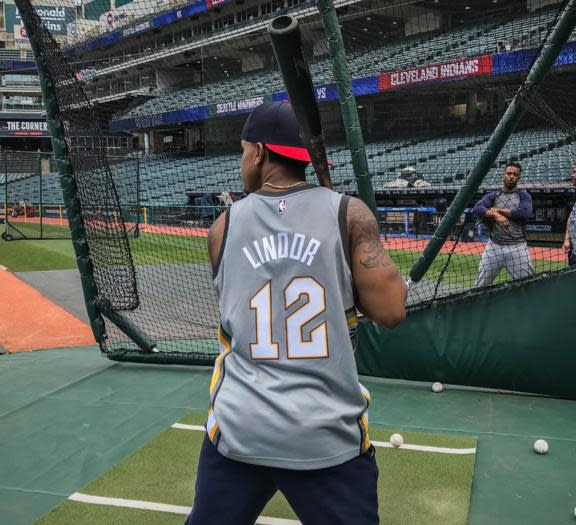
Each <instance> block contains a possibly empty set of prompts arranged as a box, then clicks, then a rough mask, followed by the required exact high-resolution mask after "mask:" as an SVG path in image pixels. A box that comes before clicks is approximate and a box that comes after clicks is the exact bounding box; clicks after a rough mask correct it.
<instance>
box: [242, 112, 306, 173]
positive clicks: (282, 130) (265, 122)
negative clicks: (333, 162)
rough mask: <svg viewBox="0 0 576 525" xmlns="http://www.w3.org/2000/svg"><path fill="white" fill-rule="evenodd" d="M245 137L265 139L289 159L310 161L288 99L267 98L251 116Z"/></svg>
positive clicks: (244, 132) (246, 124)
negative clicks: (272, 100) (279, 100)
mask: <svg viewBox="0 0 576 525" xmlns="http://www.w3.org/2000/svg"><path fill="white" fill-rule="evenodd" d="M241 138H242V140H246V141H248V142H262V143H263V144H264V145H265V146H266V147H267V148H268V149H269V150H270V151H273V152H274V153H277V154H278V155H282V156H283V157H288V158H289V159H294V160H300V161H302V162H310V154H309V153H308V150H307V149H306V148H305V146H304V142H303V141H302V135H301V132H300V125H299V124H298V121H297V120H296V115H295V114H294V110H293V109H292V106H291V105H290V103H289V102H288V101H282V102H264V104H260V105H259V106H256V107H255V108H254V109H253V110H252V113H250V115H249V116H248V119H247V120H246V123H245V124H244V129H243V130H242V137H241Z"/></svg>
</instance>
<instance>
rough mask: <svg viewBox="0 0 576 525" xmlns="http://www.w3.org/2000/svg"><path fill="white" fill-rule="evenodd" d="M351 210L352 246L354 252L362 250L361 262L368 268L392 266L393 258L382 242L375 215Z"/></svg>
mask: <svg viewBox="0 0 576 525" xmlns="http://www.w3.org/2000/svg"><path fill="white" fill-rule="evenodd" d="M351 211H352V214H351V216H350V222H349V225H350V234H351V235H350V237H351V242H352V245H351V248H352V251H353V252H355V251H356V250H360V254H361V257H360V264H361V265H362V266H363V267H364V268H367V269H370V268H376V267H378V266H384V267H385V266H390V265H391V264H392V259H390V256H389V255H388V254H387V253H386V252H385V251H384V248H383V246H382V244H381V243H380V232H379V231H378V224H377V223H376V220H375V219H374V217H373V216H372V215H371V214H370V216H367V215H366V214H365V213H358V210H351Z"/></svg>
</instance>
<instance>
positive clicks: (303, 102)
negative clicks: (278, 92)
mask: <svg viewBox="0 0 576 525" xmlns="http://www.w3.org/2000/svg"><path fill="white" fill-rule="evenodd" d="M268 33H270V39H271V40H272V48H273V49H274V55H276V61H277V62H278V66H279V68H280V72H281V74H282V78H283V79H284V85H285V86H286V91H287V92H288V97H289V99H290V104H292V108H294V113H295V114H296V118H297V119H298V122H299V124H300V128H301V130H302V140H303V141H304V145H305V146H306V149H307V150H308V153H309V154H310V159H311V160H312V165H313V166H314V171H315V172H316V176H317V177H318V181H319V182H320V185H321V186H326V187H327V188H332V180H331V178H330V169H329V167H328V159H327V158H326V143H325V140H324V133H323V131H322V123H321V122H320V111H319V110H318V102H317V101H316V96H315V94H314V85H313V84H312V77H311V76H310V69H309V68H308V63H307V62H306V59H305V58H304V51H303V49H302V37H301V35H300V27H299V26H298V20H296V18H293V17H292V16H289V15H282V16H279V17H277V18H275V19H274V20H272V22H271V23H270V25H269V26H268Z"/></svg>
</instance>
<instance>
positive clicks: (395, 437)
mask: <svg viewBox="0 0 576 525" xmlns="http://www.w3.org/2000/svg"><path fill="white" fill-rule="evenodd" d="M403 443H404V438H403V437H402V436H401V435H400V434H392V435H391V436H390V444H391V445H392V446H394V447H401V446H402V444H403Z"/></svg>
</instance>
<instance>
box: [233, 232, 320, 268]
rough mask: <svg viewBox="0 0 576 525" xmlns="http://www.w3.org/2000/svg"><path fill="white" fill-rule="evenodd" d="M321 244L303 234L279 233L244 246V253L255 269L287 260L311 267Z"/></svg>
mask: <svg viewBox="0 0 576 525" xmlns="http://www.w3.org/2000/svg"><path fill="white" fill-rule="evenodd" d="M320 244H321V243H320V241H319V240H317V239H314V238H313V237H311V238H307V237H306V235H304V234H303V233H287V232H278V233H276V234H273V235H268V236H267V237H262V238H261V239H256V240H254V241H252V244H251V245H250V244H248V245H246V246H243V247H242V251H243V252H244V255H245V256H246V258H247V259H248V262H249V263H250V265H251V266H252V268H254V269H256V268H259V267H260V266H262V265H263V264H265V263H267V262H269V261H275V260H277V259H287V258H289V259H293V260H295V261H300V262H302V263H304V264H306V265H307V266H310V265H311V264H312V261H313V260H314V256H315V255H316V253H317V252H318V248H320Z"/></svg>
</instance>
